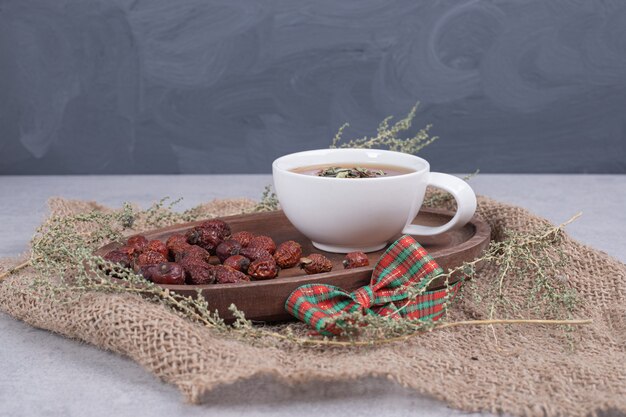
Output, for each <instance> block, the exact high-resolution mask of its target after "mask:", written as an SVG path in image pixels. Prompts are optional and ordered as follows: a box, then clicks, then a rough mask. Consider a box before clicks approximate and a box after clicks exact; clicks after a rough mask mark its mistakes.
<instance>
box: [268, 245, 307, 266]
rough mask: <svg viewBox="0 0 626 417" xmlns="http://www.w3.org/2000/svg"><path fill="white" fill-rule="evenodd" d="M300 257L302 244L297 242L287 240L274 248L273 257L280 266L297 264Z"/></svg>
mask: <svg viewBox="0 0 626 417" xmlns="http://www.w3.org/2000/svg"><path fill="white" fill-rule="evenodd" d="M301 257H302V246H300V244H299V243H298V242H294V241H293V240H288V241H286V242H283V243H281V244H280V245H278V248H276V252H275V253H274V259H276V263H277V264H278V266H279V267H281V268H292V267H294V266H296V265H298V262H300V258H301Z"/></svg>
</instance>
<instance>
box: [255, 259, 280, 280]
mask: <svg viewBox="0 0 626 417" xmlns="http://www.w3.org/2000/svg"><path fill="white" fill-rule="evenodd" d="M248 274H249V275H250V276H251V277H252V278H254V279H272V278H276V276H277V275H278V265H276V261H275V260H274V258H272V257H268V258H261V259H257V260H256V261H252V262H250V266H249V267H248Z"/></svg>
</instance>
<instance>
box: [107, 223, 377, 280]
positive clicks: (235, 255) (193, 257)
mask: <svg viewBox="0 0 626 417" xmlns="http://www.w3.org/2000/svg"><path fill="white" fill-rule="evenodd" d="M212 255H215V256H216V257H217V258H218V259H219V262H220V264H217V265H215V264H212V263H210V261H211V256H212ZM104 259H106V260H108V261H110V262H115V263H118V264H120V265H122V266H124V267H132V268H133V269H134V270H135V271H137V272H139V273H140V274H141V275H143V277H144V278H146V279H148V280H150V281H152V282H155V283H157V284H192V285H201V284H228V283H235V282H249V281H250V280H265V279H272V278H276V277H277V276H278V272H279V271H280V269H281V268H282V269H284V268H293V267H295V266H296V265H300V267H301V268H302V269H303V270H304V271H305V272H306V273H307V274H318V273H322V272H330V271H331V270H332V267H333V265H332V262H331V261H330V260H329V259H328V258H326V257H325V256H324V255H320V254H318V253H313V254H310V255H308V256H306V257H302V247H301V246H300V244H299V243H297V242H294V241H293V240H288V241H286V242H283V243H281V244H280V245H278V246H276V243H275V242H274V240H273V239H272V238H271V237H269V236H262V235H258V236H257V235H254V234H253V233H250V232H245V231H244V232H237V233H231V229H230V226H229V225H228V224H227V223H226V222H224V221H222V220H219V219H215V220H208V221H205V222H204V223H202V224H200V225H199V226H196V227H194V228H192V229H190V230H188V231H187V233H186V234H175V235H172V236H170V237H169V238H168V239H167V242H165V243H163V242H161V241H160V240H151V241H148V239H146V238H145V237H144V236H142V235H137V236H133V237H131V238H129V239H128V240H127V241H126V244H125V245H124V246H121V247H120V248H118V249H114V250H112V251H111V252H109V253H107V254H106V255H105V256H104ZM368 264H369V261H368V259H367V255H365V254H364V253H363V252H352V253H349V254H348V255H346V258H345V260H344V261H343V265H344V267H345V268H358V267H361V266H367V265H368Z"/></svg>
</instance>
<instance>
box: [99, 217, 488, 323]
mask: <svg viewBox="0 0 626 417" xmlns="http://www.w3.org/2000/svg"><path fill="white" fill-rule="evenodd" d="M453 215H454V213H452V212H449V211H444V210H435V209H422V210H421V211H420V212H419V214H418V215H417V217H416V218H415V220H414V221H413V223H414V224H421V225H426V226H439V225H442V224H444V223H446V222H448V221H449V220H450V218H451V217H452V216H453ZM221 219H222V220H224V221H226V222H227V223H228V224H229V225H230V227H231V229H232V231H233V233H234V232H238V231H242V230H247V231H249V232H252V233H255V234H259V235H268V236H271V237H272V238H273V239H274V241H275V242H276V244H277V245H278V244H279V243H281V242H284V241H286V240H295V241H296V242H298V243H300V244H301V245H302V253H303V256H306V255H308V254H311V253H322V254H324V255H325V256H326V257H328V258H329V259H330V260H331V261H332V262H333V270H332V271H331V272H328V273H324V274H315V275H306V274H305V273H304V271H302V270H301V269H300V268H298V267H295V268H289V269H283V270H281V271H280V273H279V276H278V277H277V278H275V279H272V280H266V281H252V282H248V283H237V284H214V285H161V286H162V287H164V288H169V289H170V290H171V291H175V292H177V293H179V294H184V295H191V296H195V295H196V293H197V290H198V289H200V290H201V291H202V295H203V296H204V297H205V298H206V299H207V301H208V302H209V306H210V309H211V310H217V311H218V312H219V314H220V317H222V318H224V319H225V320H229V319H230V320H232V319H233V317H232V314H231V313H230V311H229V310H228V307H229V306H230V305H231V304H235V305H236V306H237V308H239V309H240V310H242V311H244V313H245V315H246V317H247V318H248V319H250V320H256V321H280V320H288V319H291V318H292V317H291V316H290V315H289V314H288V313H287V312H286V311H285V309H284V304H285V300H286V299H287V297H288V296H289V294H291V292H292V291H293V290H295V289H296V288H297V287H299V286H300V285H304V284H312V283H323V284H331V285H336V286H338V287H340V288H342V289H344V290H345V291H353V290H355V289H357V288H359V287H362V286H364V285H367V284H369V282H370V278H371V275H372V270H373V268H374V265H375V264H376V261H377V260H378V259H379V258H380V257H381V255H382V253H383V252H384V250H380V251H378V252H372V253H369V254H368V256H369V260H370V265H369V266H366V267H361V268H355V269H344V268H343V265H342V261H343V259H344V256H345V255H343V254H336V253H329V252H323V251H320V250H319V249H317V248H315V247H314V246H313V245H312V244H311V241H310V240H308V239H307V238H306V237H305V236H304V235H302V233H300V232H299V231H298V230H296V228H295V227H294V226H293V225H292V224H291V223H290V222H289V220H287V217H286V216H285V215H284V214H283V212H282V211H275V212H268V213H254V214H244V215H238V216H230V217H222V218H221ZM200 223H202V221H196V222H190V223H184V224H179V225H174V226H169V227H164V228H161V229H156V230H152V231H149V232H146V233H142V234H143V235H144V236H145V237H146V238H148V239H150V240H152V239H159V240H163V241H165V240H167V238H168V237H169V236H170V235H172V234H175V233H184V232H185V231H186V230H187V229H189V228H191V227H194V226H197V225H199V224H200ZM490 234H491V229H490V227H489V225H488V224H487V223H485V222H484V221H482V220H480V219H478V218H476V217H474V218H473V219H472V220H471V221H470V222H469V223H468V224H466V225H465V226H464V227H462V228H459V229H455V230H451V231H448V232H446V233H443V234H441V235H439V236H435V237H423V238H422V237H420V238H419V239H418V241H419V242H420V244H421V245H422V246H424V248H425V249H426V250H427V251H428V252H429V253H430V254H431V255H432V256H433V257H434V258H435V260H436V261H437V262H438V263H439V265H440V266H441V267H442V268H443V269H444V270H448V269H450V268H454V267H457V266H459V265H462V264H463V263H464V262H466V261H471V260H473V259H475V258H477V257H479V256H480V255H481V254H482V253H483V252H484V250H485V249H486V248H487V245H488V244H489V240H490ZM119 246H121V243H110V244H108V245H106V246H103V247H102V248H100V249H98V250H97V251H96V252H95V254H96V255H104V254H106V253H107V252H109V251H111V250H113V249H115V248H117V247H119ZM215 263H217V258H215ZM458 279H459V278H454V277H453V279H452V280H451V281H450V282H451V283H453V282H456V281H458ZM442 285H443V279H441V280H435V281H434V282H433V283H431V285H430V286H429V287H428V288H429V289H431V290H432V289H437V288H441V287H442Z"/></svg>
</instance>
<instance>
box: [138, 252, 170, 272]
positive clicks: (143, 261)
mask: <svg viewBox="0 0 626 417" xmlns="http://www.w3.org/2000/svg"><path fill="white" fill-rule="evenodd" d="M161 262H167V257H165V256H163V254H162V253H159V252H152V251H146V252H143V253H141V254H140V255H139V256H138V257H137V259H135V264H134V267H135V269H136V270H138V269H139V268H141V267H142V266H147V265H155V264H160V263H161Z"/></svg>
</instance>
